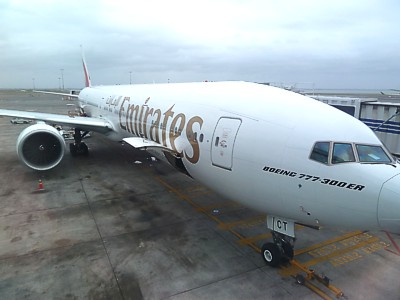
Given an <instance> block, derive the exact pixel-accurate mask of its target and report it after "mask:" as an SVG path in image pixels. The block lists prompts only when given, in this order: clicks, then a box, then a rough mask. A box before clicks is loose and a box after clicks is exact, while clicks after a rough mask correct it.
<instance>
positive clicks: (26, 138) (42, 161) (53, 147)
mask: <svg viewBox="0 0 400 300" xmlns="http://www.w3.org/2000/svg"><path fill="white" fill-rule="evenodd" d="M64 153H65V141H64V138H63V137H62V135H61V133H60V132H59V131H58V130H57V129H55V128H54V127H52V126H50V125H47V124H45V123H38V124H35V125H32V126H29V127H27V128H25V129H24V130H23V131H22V132H21V133H20V135H19V136H18V139H17V154H18V157H19V159H20V160H21V161H22V162H23V163H24V164H25V165H27V166H28V167H30V168H32V169H34V170H40V171H44V170H49V169H51V168H54V167H55V166H57V165H58V164H59V163H60V161H61V160H62V158H63V157H64Z"/></svg>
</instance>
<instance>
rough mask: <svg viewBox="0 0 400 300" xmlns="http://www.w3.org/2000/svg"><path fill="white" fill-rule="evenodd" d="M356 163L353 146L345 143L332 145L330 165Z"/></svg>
mask: <svg viewBox="0 0 400 300" xmlns="http://www.w3.org/2000/svg"><path fill="white" fill-rule="evenodd" d="M354 161H356V159H355V156H354V152H353V146H352V145H351V144H347V143H334V144H333V154H332V163H333V164H340V163H346V162H354Z"/></svg>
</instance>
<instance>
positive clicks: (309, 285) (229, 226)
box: [155, 176, 378, 300]
mask: <svg viewBox="0 0 400 300" xmlns="http://www.w3.org/2000/svg"><path fill="white" fill-rule="evenodd" d="M155 178H156V180H157V181H159V182H160V183H161V184H162V185H164V186H165V187H166V188H167V189H169V190H170V191H171V192H173V193H174V194H176V195H177V196H178V197H179V198H180V199H181V200H184V201H186V202H188V203H189V204H191V205H192V206H193V207H194V208H195V209H196V210H197V211H199V212H201V213H204V214H205V215H207V216H208V217H209V218H211V219H212V220H214V221H215V222H217V223H218V227H219V228H221V229H224V230H228V231H229V232H231V233H232V234H233V235H235V236H236V237H237V238H238V239H239V241H238V243H239V244H244V245H247V246H249V247H251V248H253V249H254V250H255V251H257V252H258V253H261V249H260V248H259V247H258V246H257V245H256V244H254V242H255V241H258V240H260V239H266V238H270V237H271V233H266V234H261V235H258V236H254V237H248V238H246V237H244V236H243V235H241V234H240V233H239V232H237V231H235V230H234V229H232V228H234V227H236V226H240V225H246V224H254V223H255V222H258V221H259V220H261V219H262V220H265V217H266V216H265V215H258V216H255V217H252V218H249V219H245V220H239V221H235V222H231V223H224V222H222V221H221V220H220V219H219V218H218V217H217V216H216V215H213V214H211V213H209V212H208V210H209V209H210V207H202V206H200V205H199V204H197V203H196V202H194V201H193V200H192V199H191V198H190V197H189V196H188V195H186V194H184V193H183V192H180V191H179V190H178V189H175V188H174V187H172V186H171V185H170V184H169V183H167V182H166V181H164V180H163V179H161V178H160V177H158V176H155ZM221 204H223V203H221ZM221 204H220V205H221ZM211 208H216V205H213V206H212V207H211ZM299 227H300V228H302V227H303V226H299ZM349 237H351V236H348V237H345V238H339V239H338V240H339V241H340V240H343V239H346V238H349ZM375 239H376V240H378V239H377V238H375ZM335 240H336V239H335ZM372 242H373V241H371V242H370V243H372ZM321 244H324V243H321ZM321 244H320V245H321ZM328 244H329V243H328ZM363 244H369V242H364V243H363ZM322 246H323V245H322ZM322 246H319V247H322ZM359 247H362V245H361V246H357V247H350V248H359ZM311 248H312V249H316V248H318V247H316V246H315V245H314V246H312V247H309V248H308V249H311ZM312 249H311V250H312ZM303 250H304V249H303ZM344 250H345V251H342V252H343V253H345V252H347V251H350V250H349V248H347V249H344ZM300 251H302V250H300ZM308 251H310V250H308ZM305 252H307V251H305ZM340 252H341V251H336V253H338V254H337V255H340ZM334 256H336V255H334V253H332V254H330V255H328V256H327V258H325V257H323V258H319V259H314V260H312V261H309V262H307V263H306V264H304V267H306V266H310V265H312V264H316V263H318V262H319V261H323V260H327V259H329V258H331V257H334ZM293 268H295V269H296V270H299V268H298V267H295V266H293V265H292V267H289V268H287V270H289V269H293ZM282 271H283V270H282V269H281V270H280V273H282ZM284 272H285V271H284ZM286 272H287V271H286ZM293 274H295V273H293ZM304 285H305V286H306V287H307V288H309V289H310V290H311V291H313V292H315V293H316V294H317V295H319V296H320V297H321V298H323V299H326V300H331V299H332V298H331V297H329V295H327V294H326V293H325V292H324V291H323V290H321V289H320V288H318V287H317V286H315V285H314V284H312V283H310V282H309V280H306V282H305V283H304Z"/></svg>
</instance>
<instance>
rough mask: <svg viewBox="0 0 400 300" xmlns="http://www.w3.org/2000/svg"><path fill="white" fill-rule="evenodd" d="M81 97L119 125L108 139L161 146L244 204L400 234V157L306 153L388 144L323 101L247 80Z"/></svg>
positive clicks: (117, 89)
mask: <svg viewBox="0 0 400 300" xmlns="http://www.w3.org/2000/svg"><path fill="white" fill-rule="evenodd" d="M79 101H80V104H81V106H82V107H83V109H84V111H85V112H86V113H87V114H88V115H89V116H93V117H98V118H104V119H105V120H107V121H108V122H109V123H111V124H112V125H113V127H114V128H113V131H112V133H110V134H109V137H110V138H111V139H113V140H122V139H123V138H127V137H132V136H139V137H142V138H144V139H146V140H151V141H153V142H156V143H157V144H161V145H162V146H163V147H164V149H169V150H170V151H171V152H173V153H175V154H179V155H180V157H181V158H182V162H183V164H184V166H185V168H186V170H187V172H188V173H189V174H190V175H191V176H192V177H193V178H195V179H196V180H198V181H200V182H202V183H203V184H205V185H206V186H208V187H209V188H211V189H213V190H214V191H216V192H218V193H220V194H221V195H223V196H225V197H228V198H230V199H233V200H235V201H238V202H240V203H243V204H244V205H246V206H249V207H252V208H255V209H257V210H259V211H262V212H265V213H267V214H272V215H277V216H284V217H286V218H288V219H292V220H295V221H297V222H300V223H304V224H309V225H316V226H334V227H343V228H348V229H351V228H358V229H386V230H390V231H393V232H400V198H399V197H398V196H399V193H400V191H399V190H400V187H399V186H400V179H399V176H397V175H398V174H399V173H400V168H399V165H398V163H396V162H394V161H393V163H391V164H364V163H360V162H351V163H343V164H336V165H324V164H322V163H319V162H317V161H313V160H310V159H309V157H310V153H311V150H312V147H313V145H314V143H315V142H317V141H338V142H349V143H361V144H369V145H381V142H380V141H379V139H378V138H377V137H376V136H375V134H374V133H373V132H372V131H371V130H370V129H369V128H368V127H367V126H366V125H364V124H363V123H362V122H360V121H358V120H356V119H355V118H353V117H351V116H349V115H347V114H345V113H343V112H341V111H339V110H337V109H335V108H332V107H330V106H328V105H326V104H323V103H320V102H318V101H316V100H313V99H310V98H307V97H305V96H302V95H299V94H295V93H292V92H289V91H285V90H282V89H278V88H273V87H269V86H264V85H259V84H253V83H246V82H218V83H213V82H210V83H187V84H157V85H156V84H154V85H151V84H149V85H129V86H99V87H95V88H85V89H83V90H82V91H81V93H80V95H79ZM160 153H162V152H160ZM385 182H388V183H387V185H384V184H385Z"/></svg>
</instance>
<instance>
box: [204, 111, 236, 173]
mask: <svg viewBox="0 0 400 300" xmlns="http://www.w3.org/2000/svg"><path fill="white" fill-rule="evenodd" d="M241 123H242V121H241V120H240V119H232V118H220V119H219V121H218V124H217V126H216V127H215V131H214V136H213V142H212V145H211V161H212V164H213V165H214V166H217V167H221V168H224V169H227V170H232V164H233V149H234V146H235V140H236V135H237V133H238V130H239V127H240V124H241Z"/></svg>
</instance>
